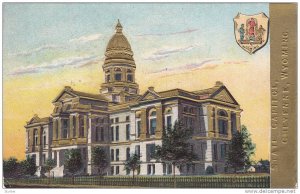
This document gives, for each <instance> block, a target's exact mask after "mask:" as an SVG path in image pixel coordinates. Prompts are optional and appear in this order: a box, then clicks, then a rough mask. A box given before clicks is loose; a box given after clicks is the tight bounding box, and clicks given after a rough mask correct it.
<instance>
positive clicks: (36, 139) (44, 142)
mask: <svg viewBox="0 0 300 194" xmlns="http://www.w3.org/2000/svg"><path fill="white" fill-rule="evenodd" d="M33 137H34V141H33V146H37V145H39V134H38V129H34V130H33ZM41 140H42V142H41V145H42V146H43V147H46V145H48V141H47V131H46V129H43V132H42V139H41ZM27 141H28V142H30V134H29V131H27ZM27 145H29V144H27Z"/></svg>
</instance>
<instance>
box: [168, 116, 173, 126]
mask: <svg viewBox="0 0 300 194" xmlns="http://www.w3.org/2000/svg"><path fill="white" fill-rule="evenodd" d="M171 127H172V116H167V128H171Z"/></svg>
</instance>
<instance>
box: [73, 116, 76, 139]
mask: <svg viewBox="0 0 300 194" xmlns="http://www.w3.org/2000/svg"><path fill="white" fill-rule="evenodd" d="M73 137H76V117H74V116H73Z"/></svg>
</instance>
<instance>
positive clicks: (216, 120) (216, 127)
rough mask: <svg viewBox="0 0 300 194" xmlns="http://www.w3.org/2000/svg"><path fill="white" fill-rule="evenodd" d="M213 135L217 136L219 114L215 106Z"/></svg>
mask: <svg viewBox="0 0 300 194" xmlns="http://www.w3.org/2000/svg"><path fill="white" fill-rule="evenodd" d="M215 137H219V115H218V109H217V108H215Z"/></svg>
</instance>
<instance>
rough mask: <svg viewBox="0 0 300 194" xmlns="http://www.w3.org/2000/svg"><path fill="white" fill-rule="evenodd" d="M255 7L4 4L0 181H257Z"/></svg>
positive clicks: (52, 184) (263, 175) (264, 165)
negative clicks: (0, 170) (0, 166)
mask: <svg viewBox="0 0 300 194" xmlns="http://www.w3.org/2000/svg"><path fill="white" fill-rule="evenodd" d="M140 10H144V11H143V12H140ZM220 12H222V14H220ZM239 12H241V13H247V14H249V15H250V16H249V17H247V18H246V17H243V16H244V15H241V14H239V15H238V16H239V17H235V16H236V15H237V13H239ZM260 12H263V13H265V14H266V15H268V4H232V5H230V6H228V5H227V4H214V5H212V4H201V3H199V4H184V3H180V4H159V3H157V4H152V3H150V4H134V3H124V4H118V3H114V4H110V3H88V4H84V3H83V4H76V3H69V4H67V3H66V4H35V3H27V4H18V3H5V4H4V5H3V105H4V111H3V121H4V125H3V154H4V155H3V173H4V179H3V180H4V187H5V188H41V187H45V188H63V187H67V188H84V187H86V188H111V187H113V188H114V187H125V188H135V187H139V188H268V187H270V176H269V172H270V162H269V157H270V154H269V149H270V147H269V144H270V135H269V134H270V111H269V110H270V92H269V91H270V84H269V83H270V76H269V73H270V62H269V58H270V57H269V55H270V48H269V44H268V41H267V40H268V38H267V36H268V25H267V24H266V23H267V22H268V20H267V19H266V20H265V21H264V23H262V22H261V21H262V20H263V18H267V17H266V15H263V16H264V17H263V18H259V16H262V15H259V16H255V15H254V14H255V13H260ZM16 13H18V14H16ZM233 18H235V20H234V23H233ZM242 18H243V19H242ZM236 41H237V42H238V44H239V45H240V46H241V47H242V48H243V49H245V50H247V52H249V53H250V54H251V55H249V53H247V52H245V51H244V50H243V49H241V48H240V47H239V45H237V44H236ZM263 45H265V46H264V47H263ZM261 47H263V48H261ZM258 49H260V50H259V51H257V50H258ZM255 51H257V52H255ZM254 52H255V53H254Z"/></svg>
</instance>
